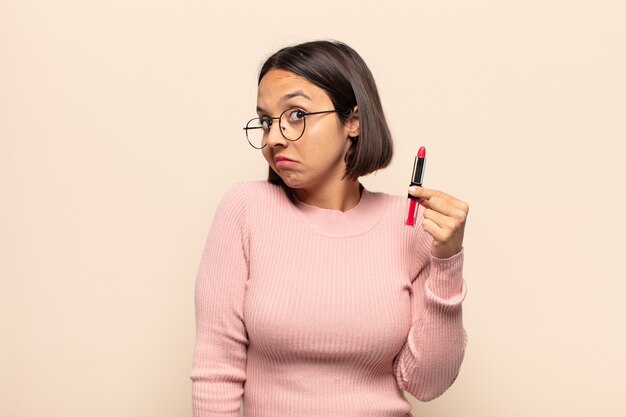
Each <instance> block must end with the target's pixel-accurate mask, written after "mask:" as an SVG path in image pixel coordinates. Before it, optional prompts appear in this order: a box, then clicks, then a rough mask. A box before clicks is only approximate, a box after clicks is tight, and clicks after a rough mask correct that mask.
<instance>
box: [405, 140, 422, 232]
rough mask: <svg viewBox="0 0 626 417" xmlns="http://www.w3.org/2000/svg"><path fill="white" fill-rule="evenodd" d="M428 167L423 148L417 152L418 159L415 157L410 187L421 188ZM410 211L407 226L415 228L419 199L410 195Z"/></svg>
mask: <svg viewBox="0 0 626 417" xmlns="http://www.w3.org/2000/svg"><path fill="white" fill-rule="evenodd" d="M425 166H426V148H425V147H423V146H422V147H421V148H420V149H419V151H417V157H415V162H414V163H413V175H411V184H409V186H416V187H421V186H422V181H423V180H424V167H425ZM408 198H409V199H408V200H407V202H408V205H409V207H408V209H407V213H406V222H405V224H406V225H407V226H413V227H415V213H416V212H417V200H419V197H414V196H412V195H411V194H408Z"/></svg>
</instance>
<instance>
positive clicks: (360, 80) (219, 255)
mask: <svg viewBox="0 0 626 417" xmlns="http://www.w3.org/2000/svg"><path fill="white" fill-rule="evenodd" d="M257 113H258V117H256V118H254V119H252V120H250V121H249V122H248V123H247V124H246V127H245V128H244V129H245V131H246V137H247V139H248V141H249V142H250V144H251V145H252V146H253V147H255V148H257V149H260V150H261V152H262V154H263V156H264V157H265V159H266V160H267V162H268V164H269V178H268V181H256V182H247V183H240V184H236V185H235V186H233V187H232V188H231V189H230V191H229V192H228V193H227V194H226V195H225V196H224V198H223V199H222V201H221V203H220V205H219V207H218V209H217V211H216V214H215V217H214V220H213V224H212V226H211V230H210V232H209V236H208V238H207V241H206V245H205V248H204V252H203V255H202V261H201V264H200V267H199V271H198V275H197V281H196V294H195V295H196V299H195V301H196V331H197V332H196V347H195V354H194V361H193V368H192V371H191V375H190V376H191V380H192V384H193V410H194V416H195V417H201V416H206V417H208V416H218V415H219V416H231V417H236V416H238V414H239V408H240V400H241V399H242V397H243V402H244V410H245V415H246V417H279V416H280V417H288V416H289V417H291V416H294V417H295V416H298V417H306V416H315V417H335V416H337V417H364V416H372V417H387V416H388V417H392V416H394V417H403V416H407V417H409V416H411V414H410V408H411V407H410V404H409V403H408V401H407V400H406V399H405V397H404V395H403V393H402V390H405V391H407V392H409V393H410V394H412V395H413V396H414V397H415V398H417V399H419V400H422V401H428V400H431V399H433V398H435V397H437V396H439V395H441V394H442V393H443V392H444V391H445V390H446V389H447V388H448V387H449V386H450V385H451V384H452V383H453V382H454V380H455V379H456V377H457V375H458V373H459V369H460V366H461V362H462V361H463V356H464V352H465V346H466V342H467V336H466V333H465V330H464V328H463V324H462V314H461V303H462V301H463V299H464V298H465V294H466V286H465V281H464V280H463V278H462V266H463V246H462V243H463V230H464V225H465V220H466V216H467V212H468V205H467V204H466V203H465V202H463V201H461V200H459V199H457V198H455V197H453V196H450V195H448V194H446V193H443V192H441V191H437V190H433V189H426V188H419V187H418V188H416V189H410V190H409V192H410V193H411V194H412V195H414V196H417V197H420V200H419V202H420V206H419V208H418V214H417V216H418V222H417V225H416V227H408V226H405V225H404V221H403V220H404V218H405V215H406V213H405V211H406V204H405V202H406V196H392V195H388V194H385V193H379V192H371V191H368V190H367V189H365V188H364V187H363V186H362V185H361V184H360V183H359V177H361V176H364V175H367V174H369V173H371V172H373V171H376V170H378V169H381V168H384V167H385V166H387V165H388V164H389V162H390V160H391V157H392V153H393V147H392V141H391V135H390V133H389V129H388V127H387V123H386V121H385V117H384V114H383V109H382V105H381V103H380V99H379V95H378V92H377V89H376V85H375V83H374V79H373V77H372V75H371V73H370V71H369V69H368V68H367V66H366V64H365V63H364V62H363V60H362V59H361V57H360V56H359V55H358V54H357V53H356V52H355V51H354V50H353V49H352V48H350V47H349V46H347V45H345V44H343V43H340V42H328V41H315V42H307V43H304V44H300V45H295V46H291V47H287V48H283V49H281V50H280V51H278V52H276V53H275V54H274V55H272V56H271V57H270V58H269V59H268V60H267V61H266V62H265V64H264V65H263V67H262V69H261V72H260V74H259V84H258V97H257Z"/></svg>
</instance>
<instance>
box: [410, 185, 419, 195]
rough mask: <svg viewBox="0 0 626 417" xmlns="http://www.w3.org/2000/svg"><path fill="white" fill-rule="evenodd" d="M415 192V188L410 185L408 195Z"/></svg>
mask: <svg viewBox="0 0 626 417" xmlns="http://www.w3.org/2000/svg"><path fill="white" fill-rule="evenodd" d="M415 190H417V187H416V186H414V185H412V186H410V187H409V192H410V193H412V192H414V191H415Z"/></svg>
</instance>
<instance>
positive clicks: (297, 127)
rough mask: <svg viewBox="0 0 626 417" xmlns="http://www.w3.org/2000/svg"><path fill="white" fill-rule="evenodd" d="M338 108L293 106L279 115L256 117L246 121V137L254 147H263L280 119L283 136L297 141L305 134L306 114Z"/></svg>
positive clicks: (332, 111) (328, 111) (327, 111)
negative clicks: (317, 109) (271, 129)
mask: <svg viewBox="0 0 626 417" xmlns="http://www.w3.org/2000/svg"><path fill="white" fill-rule="evenodd" d="M336 112H338V110H322V111H312V112H306V111H304V110H300V109H296V108H291V109H287V110H285V111H284V112H282V113H281V114H280V116H278V117H266V116H264V117H255V118H254V119H250V121H249V122H248V123H246V127H244V128H243V130H245V131H246V139H248V142H249V143H250V145H251V146H252V147H253V148H256V149H263V148H264V147H265V145H267V135H268V134H269V132H270V128H271V127H272V125H273V124H274V120H276V119H278V129H279V130H280V134H281V135H283V137H284V138H285V139H287V140H289V141H291V142H295V141H296V140H298V139H300V138H301V137H302V135H304V129H305V128H306V116H311V115H314V114H322V113H336Z"/></svg>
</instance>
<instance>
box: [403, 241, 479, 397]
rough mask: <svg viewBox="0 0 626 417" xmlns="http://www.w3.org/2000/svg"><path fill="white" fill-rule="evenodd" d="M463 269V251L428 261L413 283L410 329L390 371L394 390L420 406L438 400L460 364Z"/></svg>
mask: <svg viewBox="0 0 626 417" xmlns="http://www.w3.org/2000/svg"><path fill="white" fill-rule="evenodd" d="M423 240H428V239H423ZM428 250H430V247H429V248H428ZM462 268H463V251H462V250H461V252H459V253H458V254H456V255H454V256H452V257H451V258H447V259H439V258H435V257H433V256H432V255H431V256H430V262H429V263H428V264H427V265H425V266H424V268H423V269H422V270H421V271H420V273H419V274H418V276H417V278H416V279H415V280H414V281H413V283H412V289H413V295H412V311H413V321H412V323H413V324H412V325H411V328H410V330H409V334H408V337H407V342H406V343H405V345H404V346H403V347H402V349H401V350H400V353H399V354H398V356H397V357H396V359H395V361H394V368H393V370H394V375H395V377H396V381H397V382H398V386H399V387H400V388H401V389H403V390H405V391H407V392H409V393H410V394H411V395H413V396H414V397H415V398H417V399H418V400H420V401H430V400H432V399H435V398H437V397H438V396H440V395H441V394H443V393H444V392H445V391H446V390H447V389H448V388H449V387H450V385H452V383H453V382H454V380H455V379H456V377H457V375H458V373H459V370H460V368H461V363H462V362H463V356H464V353H465V346H466V343H467V335H466V332H465V329H464V328H463V322H462V311H461V302H462V301H463V299H464V298H465V294H466V287H465V282H464V281H463V278H462Z"/></svg>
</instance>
